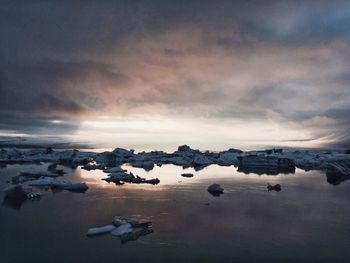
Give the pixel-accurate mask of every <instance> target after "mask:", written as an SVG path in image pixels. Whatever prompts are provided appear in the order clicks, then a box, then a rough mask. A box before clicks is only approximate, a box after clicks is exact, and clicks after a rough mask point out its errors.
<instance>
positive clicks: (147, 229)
mask: <svg viewBox="0 0 350 263" xmlns="http://www.w3.org/2000/svg"><path fill="white" fill-rule="evenodd" d="M152 232H153V229H152V222H149V221H138V220H136V219H133V218H125V217H115V218H114V219H113V221H112V224H111V225H105V226H101V227H94V228H90V229H89V230H88V231H87V236H89V237H93V236H97V235H103V234H108V233H110V234H111V235H112V236H115V237H119V238H120V241H121V242H122V243H126V242H128V241H131V240H137V239H138V238H139V237H141V236H145V235H148V234H150V233H152Z"/></svg>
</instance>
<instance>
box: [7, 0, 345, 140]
mask: <svg viewBox="0 0 350 263" xmlns="http://www.w3.org/2000/svg"><path fill="white" fill-rule="evenodd" d="M0 24H1V26H0V39H1V40H0V56H1V60H0V94H1V97H0V119H1V125H0V130H1V131H2V132H5V131H6V132H7V133H13V134H16V133H27V134H47V135H50V134H56V133H57V131H58V129H59V131H60V133H61V134H62V135H72V134H81V128H82V127H85V126H84V123H85V124H86V123H88V121H91V120H95V121H109V122H113V121H115V120H116V119H118V120H120V119H121V118H122V119H123V120H132V119H133V118H135V116H137V118H141V119H142V118H143V117H144V119H152V116H155V117H156V118H159V116H161V117H160V122H162V120H166V119H173V120H176V121H177V122H180V123H181V120H184V122H183V123H187V120H194V121H195V123H199V125H201V124H200V123H205V125H207V124H208V123H212V124H213V126H212V127H217V123H221V124H222V125H223V127H226V128H227V130H226V128H225V131H226V132H228V133H230V132H229V131H230V127H232V130H237V127H242V129H243V131H241V134H239V133H236V134H234V133H232V134H230V135H227V136H224V137H225V139H227V138H230V136H232V137H235V139H236V140H239V139H240V136H241V137H242V134H250V136H251V140H255V139H256V137H258V138H259V140H260V139H261V140H264V137H262V136H260V135H259V136H255V135H254V132H252V131H248V129H255V128H256V127H258V125H264V123H265V124H266V125H268V124H269V125H270V126H271V127H278V128H276V129H278V131H279V133H280V134H284V135H283V136H282V135H281V136H280V138H279V139H280V140H281V142H282V141H283V142H285V141H293V142H296V141H299V142H305V141H307V140H308V139H310V138H312V139H322V138H326V139H327V140H325V142H326V143H328V145H329V146H337V147H348V146H349V145H350V143H349V142H350V141H349V136H348V130H349V128H350V125H349V123H350V115H349V113H350V89H349V83H350V78H349V76H350V48H349V47H350V3H349V2H348V1H332V2H330V1H308V2H306V3H305V2H304V1H113V2H112V1H88V2H80V1H33V2H31V3H29V2H25V1H23V2H22V1H8V2H6V1H4V2H3V3H2V4H1V5H0ZM23 116H25V117H23ZM140 116H141V117H140ZM142 116H143V117H142ZM14 120H15V121H14ZM28 120H31V121H30V123H29V121H28ZM52 120H60V121H61V122H56V123H55V122H52ZM122 123H123V122H122ZM126 123H127V121H126ZM244 124H247V125H246V126H244ZM253 124H255V125H253ZM179 125H181V124H179ZM203 125H204V124H203ZM230 125H231V126H230ZM102 126H103V125H102ZM170 126H171V125H170ZM234 127H235V128H234ZM254 127H255V128H254ZM101 129H102V128H101ZM142 129H145V130H146V129H147V127H140V133H142ZM245 129H246V130H247V131H245ZM269 129H270V128H267V129H266V130H264V131H261V132H264V133H265V132H266V134H265V138H266V140H268V139H269V138H272V136H275V134H278V132H277V130H276V129H275V128H271V129H275V131H274V132H271V134H270V135H269ZM298 131H299V133H298ZM96 132H97V131H96ZM104 132H105V131H104ZM112 132H117V130H113V131H112ZM188 132H189V131H188ZM257 132H258V131H257ZM145 134H146V135H145V137H144V138H143V139H144V143H147V140H148V137H147V136H152V133H151V132H149V133H147V132H145ZM222 134H223V133H218V134H217V136H223V135H222ZM182 136H184V137H185V138H182V139H183V140H184V141H186V134H183V135H182ZM189 136H190V135H189ZM212 136H213V137H215V133H213V135H212ZM243 137H244V140H249V138H247V137H246V136H243ZM243 137H242V138H243ZM203 138H204V137H203ZM143 139H140V138H139V141H140V143H141V142H142V140H143ZM276 144H278V142H277V141H276ZM295 145H297V144H295Z"/></svg>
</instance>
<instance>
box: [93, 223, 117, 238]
mask: <svg viewBox="0 0 350 263" xmlns="http://www.w3.org/2000/svg"><path fill="white" fill-rule="evenodd" d="M115 228H116V227H115V226H113V225H107V226H101V227H94V228H90V229H89V230H88V232H87V235H88V236H97V235H102V234H106V233H110V232H112V231H113V230H114V229H115Z"/></svg>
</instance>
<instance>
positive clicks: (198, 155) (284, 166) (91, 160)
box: [0, 145, 350, 184]
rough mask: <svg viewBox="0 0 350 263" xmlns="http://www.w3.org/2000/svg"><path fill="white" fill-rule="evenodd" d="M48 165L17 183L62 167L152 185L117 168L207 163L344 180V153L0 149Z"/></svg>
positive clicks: (4, 156) (8, 160)
mask: <svg viewBox="0 0 350 263" xmlns="http://www.w3.org/2000/svg"><path fill="white" fill-rule="evenodd" d="M28 162H30V163H40V162H50V163H52V165H51V166H50V167H49V169H48V171H47V172H45V173H37V172H34V173H33V172H28V171H27V172H23V173H22V174H20V176H19V177H18V178H15V180H16V181H18V182H24V181H26V180H27V179H28V178H36V179H40V178H41V179H42V180H47V179H45V178H55V177H57V176H59V175H62V174H63V171H62V170H57V168H56V166H57V165H58V164H59V165H64V166H68V167H71V168H76V167H77V166H82V168H83V169H86V170H94V169H99V170H103V171H105V172H108V173H109V176H108V178H105V180H106V181H108V182H115V183H125V182H128V183H152V184H157V183H158V182H159V180H158V179H157V178H155V179H151V180H146V179H144V178H140V177H139V176H137V175H133V174H132V173H128V172H127V171H124V170H123V169H121V168H120V166H121V165H123V164H129V165H131V166H133V167H139V168H143V169H145V170H147V171H148V170H151V169H153V167H154V166H155V165H158V166H161V165H163V164H174V165H178V166H182V167H183V168H188V167H192V168H194V169H195V170H200V169H203V168H204V167H206V166H209V165H213V164H215V165H220V166H235V167H238V171H240V172H244V173H257V174H278V173H294V172H295V169H296V168H299V169H303V170H306V171H308V170H323V171H325V172H327V174H329V175H330V176H332V177H334V176H335V175H339V176H342V177H344V176H345V177H346V176H350V168H349V166H350V165H349V163H350V154H347V153H346V152H339V151H316V150H314V151H311V150H310V151H284V150H282V149H271V150H265V151H248V152H243V151H240V150H237V149H229V150H226V151H221V152H210V151H205V152H203V151H199V150H195V149H192V148H190V147H189V146H187V145H182V146H179V147H178V149H177V150H176V151H174V152H172V153H167V152H164V151H151V152H139V153H136V152H135V151H134V150H127V149H122V148H116V149H115V150H113V151H105V152H101V153H96V152H85V151H78V150H64V151H56V150H53V149H50V148H48V149H42V150H38V149H35V150H20V149H15V148H4V149H1V150H0V164H3V165H4V164H5V165H6V164H12V163H28Z"/></svg>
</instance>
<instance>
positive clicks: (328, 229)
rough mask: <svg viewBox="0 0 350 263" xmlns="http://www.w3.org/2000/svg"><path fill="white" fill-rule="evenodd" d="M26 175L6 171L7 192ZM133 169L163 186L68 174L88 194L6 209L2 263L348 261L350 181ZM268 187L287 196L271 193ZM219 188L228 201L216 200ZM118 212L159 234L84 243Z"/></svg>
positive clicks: (0, 238) (1, 172)
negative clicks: (213, 188)
mask: <svg viewBox="0 0 350 263" xmlns="http://www.w3.org/2000/svg"><path fill="white" fill-rule="evenodd" d="M35 167H36V168H37V169H43V170H45V168H46V166H45V165H42V166H35ZM24 168H28V166H19V165H13V166H8V167H7V168H3V169H0V185H1V188H4V187H5V186H6V185H7V181H8V180H9V179H10V178H11V177H12V176H14V175H17V174H18V171H19V170H23V169H24ZM128 168H130V167H128ZM130 170H132V171H134V172H135V173H136V174H139V175H141V176H147V177H149V178H152V177H158V178H159V179H160V180H161V184H159V185H157V186H153V185H123V186H115V185H113V184H108V183H106V182H104V181H101V180H100V178H103V177H105V176H104V174H103V173H102V172H100V171H91V172H87V171H82V170H80V169H77V170H75V171H71V170H67V171H68V172H69V174H68V175H66V176H65V178H66V179H69V180H72V181H77V182H81V181H85V182H87V183H88V185H89V187H90V188H89V190H88V191H87V192H86V193H85V194H77V193H70V192H66V191H63V192H57V193H53V192H52V191H51V190H49V191H43V196H42V199H41V200H40V201H27V202H25V203H23V204H22V206H21V207H20V209H14V208H11V207H7V206H4V205H3V206H1V207H0V230H1V231H0V251H1V252H0V262H2V263H5V262H145V261H146V262H179V261H180V262H233V261H235V262H258V261H259V262H350V206H349V198H350V181H348V182H343V183H342V184H340V185H337V186H333V185H330V184H328V183H327V181H326V176H325V175H324V174H322V173H320V172H303V171H300V170H297V172H296V174H289V175H278V176H266V175H262V176H258V175H254V174H249V175H246V174H241V173H238V172H236V171H235V168H233V167H218V166H211V167H209V168H206V169H204V170H202V171H200V172H198V173H194V177H193V178H184V177H181V176H180V174H181V173H182V172H183V170H182V169H181V168H179V167H175V166H171V165H166V166H163V167H162V168H158V167H156V168H155V169H154V170H153V171H151V172H149V173H146V172H144V171H143V170H141V169H135V168H132V169H130ZM187 171H190V172H191V171H192V170H190V169H189V170H186V172H187ZM268 182H269V183H280V184H281V185H282V191H281V192H279V193H277V192H267V190H266V185H267V183H268ZM212 183H220V184H221V186H223V187H224V189H225V194H223V195H221V196H220V197H213V196H211V195H210V194H209V193H208V192H207V191H206V189H207V187H208V185H210V184H212ZM0 198H1V200H2V199H3V193H2V191H1V194H0ZM116 215H120V216H131V217H138V218H142V219H148V220H151V221H153V229H154V232H153V233H151V234H149V235H147V236H142V237H140V238H139V239H138V240H137V241H130V242H128V243H126V244H121V242H120V240H119V238H116V237H113V236H111V235H109V234H107V235H104V236H99V237H96V238H88V237H86V231H87V229H88V228H90V227H94V226H101V225H106V224H109V223H110V222H111V220H112V219H113V217H114V216H116Z"/></svg>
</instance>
